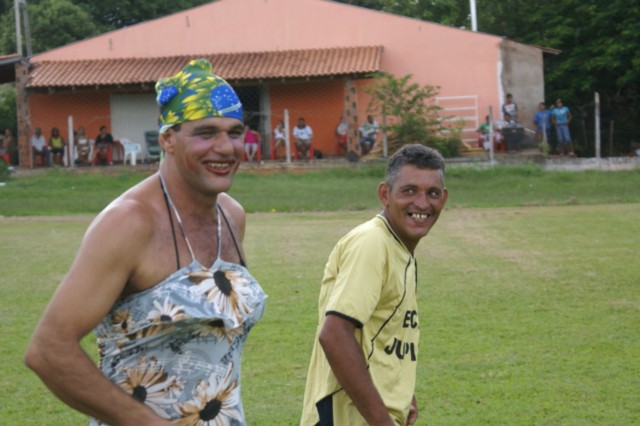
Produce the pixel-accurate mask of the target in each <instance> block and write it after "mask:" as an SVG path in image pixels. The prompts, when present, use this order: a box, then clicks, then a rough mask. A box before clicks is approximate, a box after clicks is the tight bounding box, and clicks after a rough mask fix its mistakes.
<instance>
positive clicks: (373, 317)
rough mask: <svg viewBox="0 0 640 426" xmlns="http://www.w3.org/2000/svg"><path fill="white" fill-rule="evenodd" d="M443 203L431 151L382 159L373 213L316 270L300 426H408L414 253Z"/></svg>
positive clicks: (413, 361)
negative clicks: (313, 328)
mask: <svg viewBox="0 0 640 426" xmlns="http://www.w3.org/2000/svg"><path fill="white" fill-rule="evenodd" d="M447 197H448V191H447V189H446V188H445V186H444V160H443V158H442V156H441V155H440V154H439V153H438V152H437V151H435V150H433V149H431V148H427V147H425V146H423V145H418V144H414V145H405V146H404V147H402V148H401V149H400V150H398V151H397V152H396V153H395V154H394V155H393V156H392V157H391V158H390V159H389V164H388V167H387V172H386V177H385V181H384V182H382V183H380V184H379V185H378V199H379V200H380V203H381V204H382V206H383V210H382V212H381V213H380V214H378V215H377V216H376V217H374V218H373V219H371V220H369V221H368V222H365V223H364V224H362V225H360V226H358V227H356V228H354V229H353V230H352V231H351V232H349V233H348V234H347V235H346V236H345V237H343V238H342V239H341V240H340V241H339V242H338V243H337V244H336V246H335V247H334V249H333V251H332V252H331V254H330V256H329V260H328V262H327V264H326V266H325V270H324V277H323V279H322V285H321V289H320V298H319V312H318V313H319V325H318V329H317V332H316V339H315V340H314V345H313V351H312V355H311V362H310V365H309V373H308V377H307V384H306V388H305V396H304V405H303V412H302V419H301V422H300V424H301V426H314V425H334V424H335V425H349V426H360V425H372V424H375V425H388V426H393V425H406V424H414V423H415V422H416V419H417V415H418V411H417V400H416V397H415V394H414V392H415V383H416V367H417V359H418V347H419V342H420V327H419V317H418V306H417V300H416V292H417V289H418V288H417V285H418V283H417V275H418V274H417V262H416V258H415V249H416V247H417V245H418V243H419V242H420V240H421V239H422V238H423V237H425V236H426V235H427V234H428V233H429V231H430V230H431V228H432V227H433V226H434V225H435V223H436V221H437V220H438V217H439V216H440V212H441V211H442V209H443V208H444V206H445V204H446V202H447Z"/></svg>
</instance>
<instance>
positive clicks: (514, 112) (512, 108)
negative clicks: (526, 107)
mask: <svg viewBox="0 0 640 426" xmlns="http://www.w3.org/2000/svg"><path fill="white" fill-rule="evenodd" d="M507 114H509V117H511V120H513V121H515V122H516V123H517V122H518V105H517V104H516V103H515V102H514V101H513V95H512V94H511V93H507V96H506V98H505V102H504V105H502V115H503V116H505V117H506V115H507ZM505 120H506V118H505Z"/></svg>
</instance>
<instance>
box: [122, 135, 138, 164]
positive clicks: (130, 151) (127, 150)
mask: <svg viewBox="0 0 640 426" xmlns="http://www.w3.org/2000/svg"><path fill="white" fill-rule="evenodd" d="M120 143H121V144H122V146H123V147H124V157H123V159H122V164H127V156H129V158H130V163H131V165H132V166H135V165H136V160H137V157H138V153H139V152H141V151H142V147H141V146H140V144H139V143H135V142H131V141H130V140H129V139H120Z"/></svg>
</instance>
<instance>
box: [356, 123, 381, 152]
mask: <svg viewBox="0 0 640 426" xmlns="http://www.w3.org/2000/svg"><path fill="white" fill-rule="evenodd" d="M358 131H359V133H360V153H361V154H362V155H367V154H368V153H369V151H371V150H372V149H373V147H374V146H375V144H376V135H377V134H378V123H377V122H376V121H375V120H374V119H373V116H372V115H368V116H367V121H365V122H364V123H363V124H362V126H360V129H359V130H358Z"/></svg>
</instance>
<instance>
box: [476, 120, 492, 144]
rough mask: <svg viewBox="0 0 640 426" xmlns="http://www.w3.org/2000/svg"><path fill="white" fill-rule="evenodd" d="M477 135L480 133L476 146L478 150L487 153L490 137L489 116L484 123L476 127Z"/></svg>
mask: <svg viewBox="0 0 640 426" xmlns="http://www.w3.org/2000/svg"><path fill="white" fill-rule="evenodd" d="M478 133H480V137H479V139H478V144H479V145H480V148H482V149H484V150H485V151H489V150H490V149H491V145H490V141H489V138H490V137H491V136H490V134H491V123H490V122H489V116H488V115H487V116H486V117H485V119H484V123H482V124H481V125H480V127H478Z"/></svg>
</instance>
